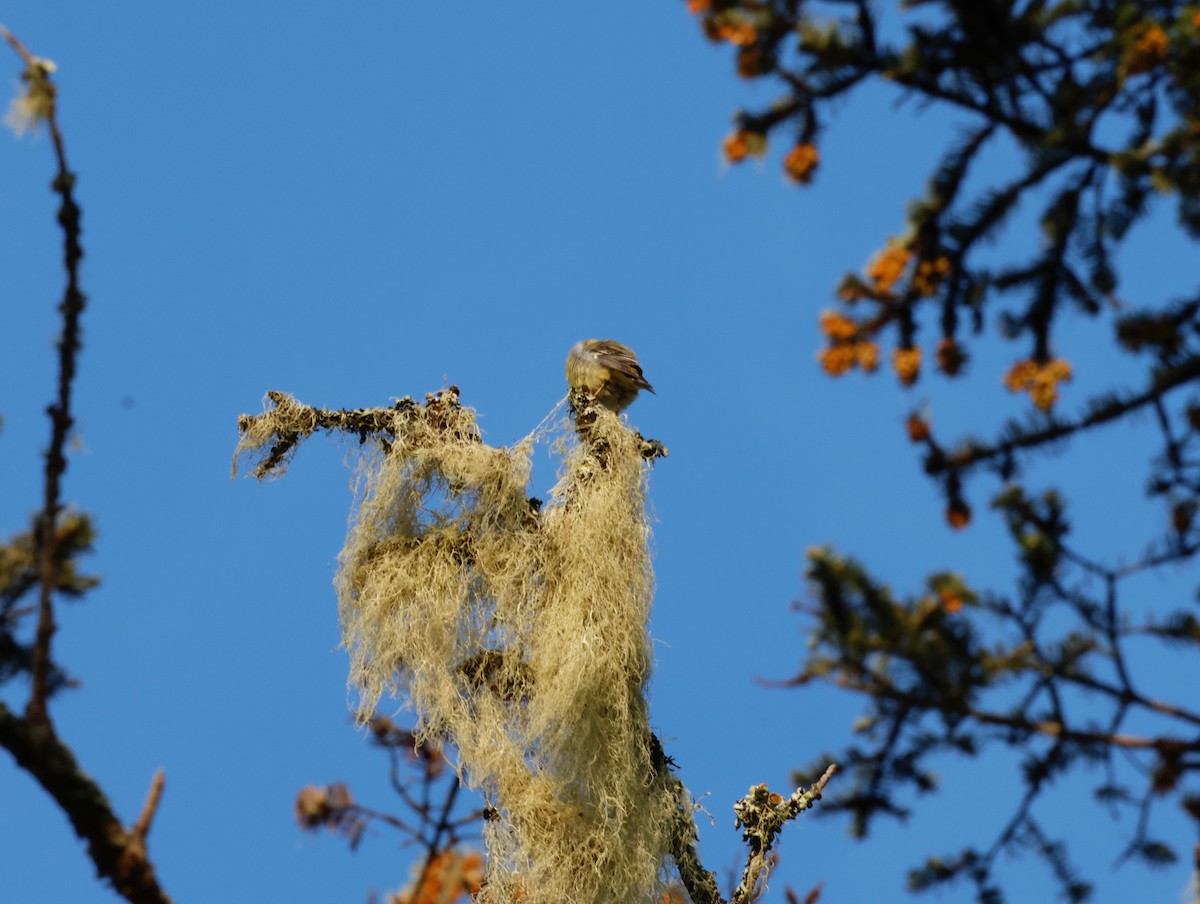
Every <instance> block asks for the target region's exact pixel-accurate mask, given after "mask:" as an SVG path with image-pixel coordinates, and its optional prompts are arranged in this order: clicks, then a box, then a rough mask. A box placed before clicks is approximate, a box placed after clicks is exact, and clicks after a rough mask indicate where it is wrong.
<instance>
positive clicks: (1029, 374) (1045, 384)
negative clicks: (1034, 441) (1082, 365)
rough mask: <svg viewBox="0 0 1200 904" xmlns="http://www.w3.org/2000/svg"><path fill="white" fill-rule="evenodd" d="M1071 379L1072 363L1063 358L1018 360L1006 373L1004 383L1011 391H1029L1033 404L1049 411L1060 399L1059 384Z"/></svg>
mask: <svg viewBox="0 0 1200 904" xmlns="http://www.w3.org/2000/svg"><path fill="white" fill-rule="evenodd" d="M1070 379H1071V365H1070V364H1069V363H1068V362H1067V361H1065V360H1063V359H1062V358H1054V359H1052V360H1050V361H1035V360H1033V359H1032V358H1027V359H1025V360H1023V361H1018V362H1017V363H1016V364H1014V365H1013V366H1012V367H1011V368H1009V371H1008V373H1006V374H1005V375H1004V385H1005V386H1007V387H1008V389H1009V391H1010V392H1027V393H1029V398H1030V399H1031V400H1032V401H1033V404H1034V405H1036V406H1037V407H1038V408H1040V409H1041V410H1042V411H1049V410H1050V408H1052V407H1053V406H1054V403H1055V402H1057V401H1058V384H1059V383H1064V382H1067V381H1069V380H1070Z"/></svg>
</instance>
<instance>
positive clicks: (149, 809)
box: [129, 769, 167, 844]
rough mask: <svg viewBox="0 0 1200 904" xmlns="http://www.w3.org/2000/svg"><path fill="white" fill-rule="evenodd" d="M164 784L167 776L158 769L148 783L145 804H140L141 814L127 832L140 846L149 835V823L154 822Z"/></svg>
mask: <svg viewBox="0 0 1200 904" xmlns="http://www.w3.org/2000/svg"><path fill="white" fill-rule="evenodd" d="M166 783H167V774H166V772H164V771H163V770H162V769H159V770H158V771H157V772H156V773H154V778H153V779H152V780H151V782H150V790H149V792H147V794H146V802H145V803H144V804H142V812H141V813H140V814H139V815H138V818H137V822H135V823H134V824H133V826H132V827H131V828H130V830H129V831H130V832H131V833H132V834H133V835H134V836H135V837H137V838H138V839H139V840H140V841H141V842H142V844H145V843H146V836H147V835H149V834H150V823H152V822H153V821H154V814H155V813H157V812H158V804H159V801H161V800H162V793H163V787H164V786H165V785H166Z"/></svg>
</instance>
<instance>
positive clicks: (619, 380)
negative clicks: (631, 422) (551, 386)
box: [567, 339, 654, 412]
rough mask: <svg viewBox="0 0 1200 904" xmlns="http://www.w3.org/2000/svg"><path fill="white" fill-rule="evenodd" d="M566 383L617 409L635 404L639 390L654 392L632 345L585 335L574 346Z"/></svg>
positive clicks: (568, 361) (569, 360)
mask: <svg viewBox="0 0 1200 904" xmlns="http://www.w3.org/2000/svg"><path fill="white" fill-rule="evenodd" d="M567 385H568V386H570V387H571V389H572V390H580V391H582V392H586V393H587V394H588V395H589V396H591V397H592V398H593V399H595V400H596V401H597V402H599V403H600V404H601V405H603V406H604V407H605V408H607V409H609V410H610V411H614V412H616V411H620V410H621V409H622V408H628V407H629V406H630V405H632V404H633V400H634V399H636V398H637V394H638V392H639V390H642V389H647V390H649V391H650V392H654V387H653V386H651V385H650V383H649V382H648V381H647V380H646V378H645V377H644V376H642V365H640V364H638V359H637V355H635V354H634V353H633V349H631V348H630V347H629V346H628V345H622V344H621V343H620V342H617V341H615V340H613V339H584V340H583V341H581V342H576V343H575V344H574V345H573V346H571V351H570V352H568V353H567Z"/></svg>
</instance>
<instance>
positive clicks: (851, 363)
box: [817, 311, 879, 377]
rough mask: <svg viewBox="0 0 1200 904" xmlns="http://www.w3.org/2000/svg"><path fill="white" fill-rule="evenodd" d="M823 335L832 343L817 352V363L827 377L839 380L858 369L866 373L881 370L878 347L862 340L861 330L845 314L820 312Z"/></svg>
mask: <svg viewBox="0 0 1200 904" xmlns="http://www.w3.org/2000/svg"><path fill="white" fill-rule="evenodd" d="M820 323H821V332H822V333H824V334H825V335H826V336H828V337H829V339H830V344H829V346H828V347H827V348H823V349H821V350H820V351H818V352H817V361H818V362H819V363H820V365H821V367H822V369H823V370H824V371H825V373H827V374H829V375H830V376H831V377H840V376H841V375H842V374H844V373H848V372H849V371H851V370H853V369H854V368H855V367H861V368H862V369H863V370H864V371H866V372H867V373H870V372H871V371H873V370H875V368H877V367H878V366H879V346H878V345H877V344H876V343H875V342H872V341H871V340H869V339H864V338H862V336H861V334H860V327H859V325H858V324H857V323H855V322H854V321H853V320H851V319H850V318H849V317H847V316H845V315H844V314H839V313H837V312H836V311H822V312H821V321H820Z"/></svg>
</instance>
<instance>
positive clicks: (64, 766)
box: [0, 703, 171, 904]
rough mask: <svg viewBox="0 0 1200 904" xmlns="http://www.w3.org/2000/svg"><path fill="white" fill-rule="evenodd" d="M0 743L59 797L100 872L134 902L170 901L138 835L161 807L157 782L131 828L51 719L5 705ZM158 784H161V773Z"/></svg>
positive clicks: (0, 718)
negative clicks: (26, 714)
mask: <svg viewBox="0 0 1200 904" xmlns="http://www.w3.org/2000/svg"><path fill="white" fill-rule="evenodd" d="M0 746H3V747H4V748H5V749H6V750H8V751H9V752H10V753H11V754H12V755H13V758H14V759H15V760H16V762H17V765H18V766H20V767H21V768H22V769H24V770H25V771H26V772H28V773H29V774H30V775H31V776H33V778H34V779H36V780H37V782H38V784H40V785H41V786H42V787H43V788H44V789H45V790H46V792H47V793H48V794H49V795H50V796H51V797H52V798H54V800H55V802H56V803H57V804H58V805H59V807H60V808H61V809H62V811H63V813H64V814H66V817H67V818H68V819H69V820H70V821H71V826H72V828H74V830H75V834H76V835H78V836H79V837H80V838H82V839H83V840H84V841H86V842H87V846H88V855H89V856H90V857H91V859H92V862H93V863H94V864H95V865H96V871H97V872H98V873H99V874H100V876H101V877H103V878H104V879H107V880H108V881H109V882H111V883H112V885H113V887H114V888H115V889H116V890H117V892H118V893H119V894H120V895H122V896H123V897H124V898H125V899H126V900H127V901H130V902H131V904H170V901H171V899H170V897H168V895H167V893H166V892H165V891H163V889H162V888H161V887H160V886H159V884H158V878H157V877H156V876H155V873H154V865H153V864H152V863H151V862H150V860H149V858H148V857H147V856H146V848H145V844H144V840H145V835H144V832H143V834H142V835H141V836H139V835H138V834H137V832H138V826H139V825H142V824H143V819H144V831H148V830H149V823H150V818H151V817H152V816H153V808H152V807H150V805H151V804H152V803H153V804H154V805H157V794H160V793H161V787H159V789H158V792H157V793H156V792H155V788H154V785H152V786H151V795H150V797H149V798H148V799H147V802H146V803H147V808H149V813H148V814H147V809H143V817H141V818H139V819H138V822H137V823H135V825H134V828H133V829H131V830H128V831H127V830H126V829H125V828H124V826H122V824H121V821H120V820H119V819H118V818H117V815H116V814H115V813H114V812H113V810H112V806H111V805H110V804H109V802H108V799H107V798H106V797H105V796H104V792H103V791H101V790H100V787H99V786H98V785H97V784H96V783H95V781H93V780H92V778H91V776H89V775H88V774H87V773H85V772H84V771H83V769H81V768H80V766H79V763H78V761H77V760H76V759H75V754H74V753H73V752H72V751H71V749H70V748H69V747H68V746H67V745H66V744H64V743H63V742H62V740H61V739H60V738H59V737H58V735H57V734H55V731H54V726H53V725H51V724H50V722H48V721H34V720H30V719H22V718H20V717H19V716H17V715H15V714H14V713H13V712H12V711H11V710H9V709H8V707H6V706H5V705H4V704H3V703H0ZM155 783H156V784H159V785H161V782H160V780H159V778H158V777H157V776H156V777H155Z"/></svg>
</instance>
